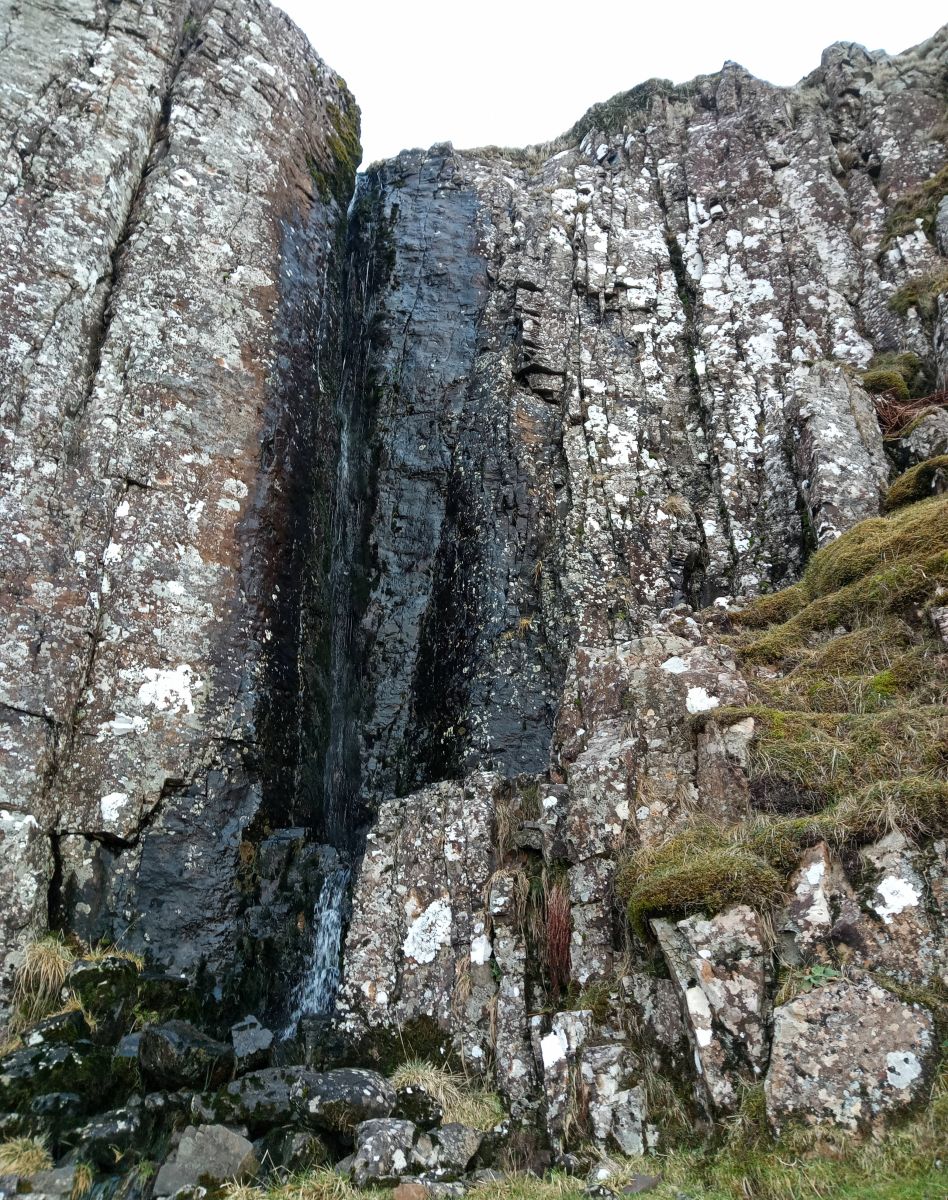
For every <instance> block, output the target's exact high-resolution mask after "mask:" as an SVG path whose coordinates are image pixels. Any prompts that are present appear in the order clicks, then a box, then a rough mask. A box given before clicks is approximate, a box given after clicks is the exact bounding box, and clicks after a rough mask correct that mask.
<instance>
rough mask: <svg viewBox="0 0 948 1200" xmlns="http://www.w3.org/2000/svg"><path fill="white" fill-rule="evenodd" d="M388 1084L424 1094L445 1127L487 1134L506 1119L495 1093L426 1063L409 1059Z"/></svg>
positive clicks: (461, 1076) (444, 1068)
mask: <svg viewBox="0 0 948 1200" xmlns="http://www.w3.org/2000/svg"><path fill="white" fill-rule="evenodd" d="M390 1081H391V1084H392V1086H393V1087H395V1088H403V1087H417V1088H421V1090H422V1091H424V1092H427V1093H428V1095H429V1096H430V1097H431V1098H432V1100H434V1101H435V1102H436V1103H437V1104H438V1105H440V1107H441V1110H442V1112H443V1113H444V1120H445V1122H446V1123H450V1122H456V1123H458V1124H460V1125H469V1126H470V1127H471V1128H472V1129H484V1130H487V1129H493V1127H494V1126H495V1125H496V1124H497V1123H498V1121H502V1120H503V1119H504V1116H505V1115H506V1114H505V1112H504V1106H503V1105H502V1104H501V1102H500V1097H499V1096H498V1095H497V1094H496V1093H495V1092H490V1091H487V1090H486V1089H485V1088H483V1087H481V1086H480V1085H479V1084H477V1083H473V1082H471V1081H470V1080H468V1079H466V1078H465V1076H463V1075H461V1074H459V1073H458V1072H456V1071H451V1070H449V1069H448V1068H447V1067H442V1066H438V1065H437V1064H436V1063H433V1062H430V1061H429V1060H427V1059H420V1058H413V1059H410V1060H409V1061H408V1062H404V1063H402V1064H401V1066H399V1067H397V1068H396V1069H395V1071H394V1072H393V1074H392V1075H391V1080H390Z"/></svg>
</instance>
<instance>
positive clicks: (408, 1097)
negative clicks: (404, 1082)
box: [392, 1085, 443, 1129]
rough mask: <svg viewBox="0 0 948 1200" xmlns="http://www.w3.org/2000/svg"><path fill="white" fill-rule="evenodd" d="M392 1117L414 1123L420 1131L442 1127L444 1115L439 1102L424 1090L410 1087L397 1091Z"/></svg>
mask: <svg viewBox="0 0 948 1200" xmlns="http://www.w3.org/2000/svg"><path fill="white" fill-rule="evenodd" d="M392 1115H393V1116H396V1117H403V1118H404V1119H405V1120H406V1121H414V1123H415V1124H416V1125H417V1126H418V1128H419V1129H434V1127H435V1126H436V1125H440V1123H441V1118H442V1116H443V1113H442V1110H441V1105H440V1104H439V1103H438V1101H437V1100H435V1099H434V1097H433V1096H431V1095H429V1093H428V1092H426V1091H425V1089H424V1088H421V1087H413V1086H411V1085H409V1086H408V1087H401V1088H398V1089H397V1090H396V1092H395V1109H394V1111H393V1114H392Z"/></svg>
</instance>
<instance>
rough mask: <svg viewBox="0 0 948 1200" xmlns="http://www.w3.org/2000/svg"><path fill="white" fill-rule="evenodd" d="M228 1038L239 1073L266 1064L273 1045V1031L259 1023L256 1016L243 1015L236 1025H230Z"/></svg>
mask: <svg viewBox="0 0 948 1200" xmlns="http://www.w3.org/2000/svg"><path fill="white" fill-rule="evenodd" d="M230 1040H231V1043H232V1044H233V1047H234V1057H235V1058H236V1060H237V1070H238V1072H239V1073H240V1074H243V1073H244V1072H245V1071H253V1070H257V1069H258V1068H260V1067H266V1066H267V1065H268V1063H269V1061H270V1050H271V1047H272V1046H273V1033H272V1031H271V1030H269V1029H267V1028H266V1027H265V1026H263V1025H261V1024H260V1022H259V1021H258V1020H257V1018H256V1017H254V1016H250V1017H245V1018H244V1019H243V1020H242V1021H240V1022H238V1023H237V1024H236V1025H232V1026H231V1030H230Z"/></svg>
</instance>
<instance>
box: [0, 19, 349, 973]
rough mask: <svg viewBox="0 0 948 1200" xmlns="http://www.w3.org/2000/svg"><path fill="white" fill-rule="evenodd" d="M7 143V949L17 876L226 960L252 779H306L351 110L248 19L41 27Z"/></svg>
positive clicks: (306, 57) (34, 31)
mask: <svg viewBox="0 0 948 1200" xmlns="http://www.w3.org/2000/svg"><path fill="white" fill-rule="evenodd" d="M0 128H2V131H3V144H4V146H5V147H6V151H5V153H6V158H5V159H4V160H3V162H2V163H0V242H2V244H3V247H4V253H3V262H2V265H0V313H2V315H0V410H2V449H0V475H2V493H3V517H2V519H3V524H4V528H5V531H6V534H7V538H8V542H7V545H8V553H7V554H6V555H5V557H4V562H3V568H2V570H3V584H2V587H0V591H2V595H3V600H2V603H0V645H2V653H0V720H2V723H3V731H2V736H0V753H2V756H3V784H2V793H0V808H2V811H3V813H4V815H3V818H2V820H3V822H4V835H5V836H4V856H3V857H4V871H5V873H7V875H8V876H10V879H9V880H8V881H7V883H8V886H7V887H6V888H5V891H4V904H3V906H2V907H3V909H4V926H3V928H2V929H0V934H2V946H0V954H2V955H3V956H4V958H3V961H4V963H7V964H9V961H11V960H10V959H9V958H8V956H9V955H10V954H11V953H15V950H16V946H17V944H18V943H19V942H20V941H21V940H22V937H23V936H24V935H26V934H29V933H30V931H31V930H33V929H35V928H37V927H38V926H41V925H42V924H45V921H46V919H47V915H46V913H45V912H44V911H43V909H44V905H43V903H42V902H39V897H38V898H37V899H38V902H37V903H36V904H35V906H34V909H33V911H32V912H31V913H30V915H29V918H28V919H27V918H26V917H25V915H24V912H23V901H24V898H25V897H24V895H23V889H24V887H25V886H26V885H25V883H24V882H23V878H24V877H30V876H33V877H38V882H39V885H40V888H41V890H42V892H45V891H46V890H48V888H49V887H50V885H52V895H51V898H52V902H53V904H54V905H55V906H56V907H57V909H58V910H59V911H58V912H57V913H54V914H53V916H62V917H66V918H67V919H69V920H71V921H73V922H74V923H75V924H76V925H77V926H78V927H79V928H80V930H81V931H82V932H83V933H86V934H94V935H99V934H102V933H107V932H113V931H114V930H115V929H116V926H120V927H121V929H122V930H124V929H125V928H126V927H128V926H131V929H132V933H131V934H130V935H129V936H130V938H131V939H132V940H135V939H147V940H148V941H149V943H150V945H151V947H152V948H153V950H154V951H155V952H157V953H158V954H159V956H160V957H163V958H166V959H171V960H176V961H178V962H180V963H182V964H187V963H191V962H195V961H197V960H198V959H199V958H200V957H201V955H202V954H204V955H206V956H208V957H209V959H210V960H211V962H212V964H214V965H221V964H222V963H223V962H224V959H225V948H224V946H223V942H224V940H225V939H226V938H227V937H228V935H232V934H233V927H232V923H233V919H234V909H235V906H236V901H237V892H236V886H235V877H236V873H237V865H238V864H237V845H238V843H239V841H240V838H241V831H242V829H243V828H244V827H245V826H246V825H247V824H248V823H249V822H250V820H251V819H252V818H253V816H254V815H255V813H256V812H257V810H258V809H259V807H260V805H261V800H262V797H261V781H260V772H259V767H256V768H255V767H254V766H252V765H245V763H244V752H245V751H246V749H247V748H248V747H251V746H255V749H256V752H262V760H263V762H264V764H265V766H266V776H267V778H268V779H269V780H270V781H271V782H272V783H273V784H274V785H276V786H277V787H279V785H280V781H281V778H282V772H283V771H288V773H289V775H290V776H291V775H292V774H293V769H294V765H295V757H296V755H297V754H298V752H299V749H298V747H297V748H296V749H295V748H294V738H296V739H297V741H298V740H299V738H298V733H299V730H298V726H297V723H296V722H295V721H294V720H292V719H291V717H292V716H293V714H294V713H295V712H296V711H297V708H298V700H297V692H298V690H299V687H300V680H299V673H298V665H297V664H298V660H299V655H298V654H297V652H296V651H295V650H294V649H293V638H294V637H297V638H298V636H299V629H300V624H301V614H302V623H303V625H304V626H305V627H308V629H309V631H310V635H311V636H312V637H313V638H315V639H316V640H317V641H318V639H319V637H320V633H319V628H318V625H319V613H318V611H317V610H318V606H319V601H318V597H315V596H311V595H307V594H305V593H306V588H305V586H304V581H305V580H306V579H308V578H310V577H311V576H310V572H309V566H308V564H307V563H306V562H305V561H304V557H305V556H306V555H312V554H313V550H312V547H313V546H314V545H315V547H316V552H321V550H320V542H321V540H322V539H323V538H324V537H325V535H326V529H325V521H324V519H322V518H320V516H319V513H320V512H322V511H323V510H324V509H325V505H324V504H323V505H322V506H321V505H320V504H319V503H316V497H317V496H318V492H319V490H320V489H322V491H323V493H325V491H326V481H327V478H328V474H329V472H330V471H331V469H332V465H333V462H334V455H333V454H332V451H331V442H332V438H331V435H330V433H329V431H328V425H327V417H326V409H327V406H328V401H327V400H323V399H321V396H320V390H321V388H322V387H324V386H325V384H326V382H327V380H328V379H329V378H330V376H331V373H332V371H333V369H335V364H336V361H337V360H336V358H335V353H336V352H335V351H333V350H327V351H326V352H325V354H323V355H322V358H321V361H320V370H321V371H322V373H323V374H322V376H321V377H318V376H317V371H316V368H315V366H314V362H315V360H316V357H317V351H318V348H319V346H320V344H321V339H324V338H325V337H326V336H327V333H328V331H329V330H330V329H331V328H332V326H333V324H334V322H335V321H336V318H337V297H336V291H337V279H338V268H339V267H340V266H341V263H340V262H339V261H338V257H337V255H336V252H335V243H336V238H337V233H338V231H339V222H340V221H341V220H342V219H343V217H344V208H345V201H346V198H347V192H348V190H349V189H350V187H351V182H352V177H353V170H354V166H355V161H354V159H355V157H356V155H357V142H356V138H355V132H354V131H355V129H356V128H357V110H356V109H355V107H354V103H353V101H352V100H351V97H350V96H349V95H348V93H347V92H346V90H345V87H344V85H343V84H342V83H341V81H340V80H339V79H338V78H337V77H336V76H335V75H334V74H333V73H332V72H331V71H330V70H329V69H328V68H326V67H325V66H324V64H323V63H322V62H321V61H320V60H319V59H318V58H317V57H316V55H315V54H314V53H313V52H312V50H310V48H309V47H308V45H307V44H306V41H305V39H304V38H303V36H302V34H301V33H300V32H299V31H298V30H297V29H296V28H295V27H294V26H293V25H292V24H291V23H290V22H289V20H288V19H287V18H286V17H285V16H284V15H283V14H282V13H280V12H279V11H278V10H276V9H275V8H272V7H271V6H270V5H269V4H268V3H266V2H265V0H241V2H240V3H238V4H231V3H213V2H209V0H199V2H197V3H190V0H149V3H146V4H139V3H133V2H132V0H119V2H118V3H112V2H111V0H110V2H109V3H105V2H104V0H77V3H76V4H75V5H71V6H69V12H68V14H67V12H66V11H65V9H62V8H59V7H57V6H52V7H50V6H48V5H45V4H40V3H31V2H28V3H25V4H17V5H5V6H4V7H3V9H2V11H0ZM321 520H322V524H321V523H320V522H321ZM291 631H296V632H295V633H293V632H291ZM268 647H271V648H273V647H278V651H277V653H276V654H271V653H270V650H269V649H268ZM309 678H310V683H311V684H313V685H316V686H318V680H317V679H316V677H315V676H314V675H310V677H309ZM282 727H285V732H281V728H282ZM271 752H273V754H274V760H273V761H274V762H275V763H276V764H277V765H276V766H274V765H273V763H270V764H268V763H267V756H268V754H269V753H271ZM281 756H282V757H284V758H285V763H284V765H283V767H280V766H279V758H280V757H281ZM281 804H282V806H284V807H285V798H284V799H283V800H282V801H280V802H279V803H277V807H276V808H272V806H271V811H272V813H273V816H274V817H275V818H276V819H277V820H282V821H283V822H284V823H286V818H285V815H284V814H283V813H282V812H280V811H279V810H280V806H281ZM31 822H32V823H33V824H31ZM36 825H38V826H39V827H41V828H42V829H44V830H46V831H48V832H49V834H50V837H51V839H52V846H51V852H50V848H49V847H47V849H46V850H45V851H44V850H43V849H42V848H41V847H38V846H37V845H36V838H35V837H34V836H33V835H32V834H30V833H29V831H30V830H32V829H35V827H36ZM7 826H9V827H10V829H9V830H8V829H7ZM11 831H12V835H11ZM185 863H187V866H186V867H185V865H184V864H185ZM6 969H7V968H4V970H6Z"/></svg>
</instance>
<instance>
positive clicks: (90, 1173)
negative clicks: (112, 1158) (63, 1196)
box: [69, 1162, 95, 1200]
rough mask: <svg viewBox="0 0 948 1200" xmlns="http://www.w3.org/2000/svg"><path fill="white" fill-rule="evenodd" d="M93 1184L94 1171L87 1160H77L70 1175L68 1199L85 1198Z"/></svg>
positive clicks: (77, 1199)
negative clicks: (70, 1184)
mask: <svg viewBox="0 0 948 1200" xmlns="http://www.w3.org/2000/svg"><path fill="white" fill-rule="evenodd" d="M94 1186H95V1171H94V1170H93V1169H92V1167H91V1166H90V1165H89V1163H87V1162H77V1163H76V1168H75V1170H74V1172H73V1176H72V1191H71V1192H70V1193H69V1200H85V1197H86V1196H88V1195H89V1193H90V1192H91V1191H92V1189H93V1187H94Z"/></svg>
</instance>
